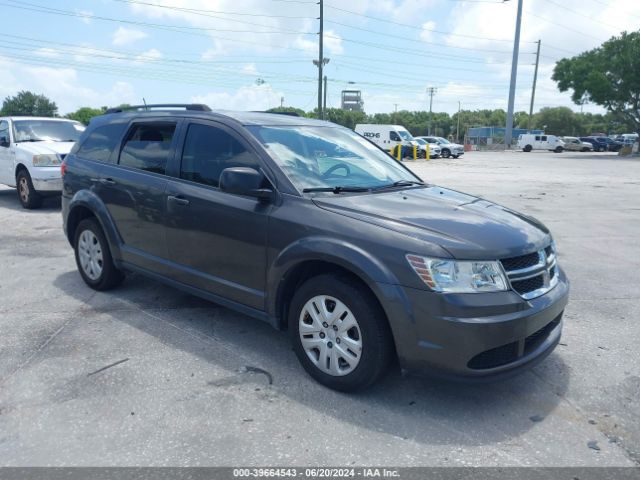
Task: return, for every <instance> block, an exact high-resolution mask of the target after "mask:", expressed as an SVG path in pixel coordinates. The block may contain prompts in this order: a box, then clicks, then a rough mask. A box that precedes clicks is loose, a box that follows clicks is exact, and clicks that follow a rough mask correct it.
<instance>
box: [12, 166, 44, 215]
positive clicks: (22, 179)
mask: <svg viewBox="0 0 640 480" xmlns="http://www.w3.org/2000/svg"><path fill="white" fill-rule="evenodd" d="M16 188H17V189H18V200H20V204H21V205H22V207H23V208H26V209H27V210H33V209H34V208H40V207H41V206H42V195H40V194H39V193H38V192H37V191H36V189H35V188H34V186H33V182H32V181H31V175H29V172H28V171H27V170H26V169H24V168H23V169H21V170H20V171H19V172H18V174H17V175H16Z"/></svg>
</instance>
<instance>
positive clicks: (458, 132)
mask: <svg viewBox="0 0 640 480" xmlns="http://www.w3.org/2000/svg"><path fill="white" fill-rule="evenodd" d="M460 105H461V103H460V100H458V126H457V127H456V142H459V141H460Z"/></svg>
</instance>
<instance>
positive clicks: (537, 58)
mask: <svg viewBox="0 0 640 480" xmlns="http://www.w3.org/2000/svg"><path fill="white" fill-rule="evenodd" d="M540 42H541V41H540V40H538V50H537V51H536V69H535V70H534V71H533V88H532V89H531V105H530V106H529V122H528V127H529V130H531V119H532V117H533V101H534V100H535V98H536V81H537V80H538V64H539V63H540Z"/></svg>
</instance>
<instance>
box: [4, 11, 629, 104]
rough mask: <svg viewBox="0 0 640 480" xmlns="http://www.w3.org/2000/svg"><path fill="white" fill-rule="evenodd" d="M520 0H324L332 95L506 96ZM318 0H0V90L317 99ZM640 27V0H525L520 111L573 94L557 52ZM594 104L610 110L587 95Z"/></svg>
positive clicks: (413, 100)
mask: <svg viewBox="0 0 640 480" xmlns="http://www.w3.org/2000/svg"><path fill="white" fill-rule="evenodd" d="M516 9H517V0H508V1H504V2H503V1H502V0H348V1H347V0H325V2H324V50H325V51H324V56H325V57H326V58H328V59H329V63H328V64H327V65H326V67H325V70H324V73H325V74H326V76H327V78H328V89H327V104H328V106H330V107H339V106H340V92H341V91H342V90H343V89H359V90H361V91H362V95H363V100H364V109H365V111H366V112H367V113H379V112H392V111H394V110H395V109H397V110H411V111H414V110H428V108H429V96H428V95H427V93H426V92H427V88H429V87H435V88H436V89H437V90H436V92H435V95H434V97H433V110H434V111H437V112H442V111H444V112H448V113H453V112H455V111H457V109H458V106H459V103H458V102H460V105H461V107H462V108H463V109H465V110H475V109H482V108H488V109H493V108H502V109H505V110H506V108H507V98H508V92H509V79H510V74H511V56H512V51H513V38H514V31H515V20H516ZM318 12H319V7H318V4H317V0H48V1H47V0H0V16H1V18H2V19H3V28H2V30H1V31H0V99H4V98H5V97H7V96H10V95H15V94H16V93H17V92H18V91H20V90H31V91H34V92H37V93H42V94H44V95H46V96H47V97H49V98H50V99H52V100H54V101H55V102H56V103H57V105H58V109H59V113H60V114H65V113H68V112H71V111H74V110H76V109H77V108H79V107H83V106H90V107H100V106H114V105H119V104H122V103H129V104H140V103H142V102H143V98H144V100H145V101H146V102H147V103H148V104H151V103H191V102H196V103H206V104H208V105H209V106H210V107H211V108H213V109H234V110H265V109H267V108H271V107H276V106H279V105H280V104H281V103H282V104H283V105H285V106H293V107H297V108H302V109H304V110H312V109H313V108H314V107H315V106H316V105H317V88H318V84H317V77H318V69H317V67H316V66H315V65H314V64H313V63H312V61H313V60H314V59H317V58H318V25H319V22H318V19H317V17H318ZM639 26H640V1H638V0H524V7H523V16H522V32H521V41H520V54H519V60H518V77H517V90H516V101H515V110H516V111H521V110H523V111H528V110H529V102H530V98H531V87H532V82H533V71H534V63H535V51H536V43H535V42H536V41H537V40H538V39H540V40H541V42H542V43H541V55H540V67H539V72H538V87H537V90H536V102H535V107H534V111H537V110H539V109H540V108H542V107H555V106H568V107H571V108H573V109H574V110H576V111H579V110H580V106H577V105H575V104H574V103H573V102H572V101H571V98H570V92H565V93H560V92H559V91H558V90H557V88H556V86H555V83H554V82H553V81H552V80H551V75H552V73H553V67H554V65H555V62H556V61H557V60H559V59H561V58H563V57H571V56H573V55H576V54H579V53H580V52H583V51H585V50H589V49H591V48H594V47H596V46H598V45H600V44H601V43H602V42H603V41H605V40H607V39H609V38H610V37H611V36H613V35H619V34H620V32H622V31H624V30H627V31H632V30H634V29H638V27H639ZM583 109H584V111H585V112H587V111H588V112H603V110H602V108H601V107H598V106H597V105H591V104H586V105H584V106H583Z"/></svg>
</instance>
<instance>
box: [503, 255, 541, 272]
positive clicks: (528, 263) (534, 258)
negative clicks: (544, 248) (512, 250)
mask: <svg viewBox="0 0 640 480" xmlns="http://www.w3.org/2000/svg"><path fill="white" fill-rule="evenodd" d="M500 261H501V262H502V266H503V267H504V269H505V270H506V271H507V272H509V271H511V270H522V269H523V268H528V267H533V266H534V265H537V264H538V262H539V261H540V257H539V255H538V252H533V253H528V254H527V255H521V256H519V257H512V258H503V259H502V260H500Z"/></svg>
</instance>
